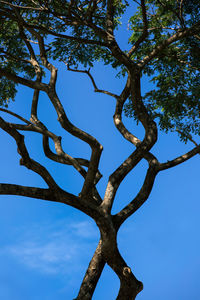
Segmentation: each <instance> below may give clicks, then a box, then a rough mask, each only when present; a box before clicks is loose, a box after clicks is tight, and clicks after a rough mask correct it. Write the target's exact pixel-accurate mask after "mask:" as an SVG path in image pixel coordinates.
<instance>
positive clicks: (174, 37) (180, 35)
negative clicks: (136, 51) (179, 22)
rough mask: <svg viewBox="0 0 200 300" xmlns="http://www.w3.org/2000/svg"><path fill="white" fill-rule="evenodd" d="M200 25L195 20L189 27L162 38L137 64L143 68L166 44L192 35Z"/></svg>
mask: <svg viewBox="0 0 200 300" xmlns="http://www.w3.org/2000/svg"><path fill="white" fill-rule="evenodd" d="M199 26H200V21H199V22H197V23H196V24H195V25H193V26H192V27H190V28H187V29H184V30H181V31H178V32H177V33H175V34H174V35H172V36H170V37H169V38H168V39H166V40H164V41H163V42H162V43H161V44H160V45H158V46H156V47H155V48H154V49H153V51H152V52H151V53H150V54H149V55H147V56H145V57H144V58H143V60H142V61H141V62H140V63H139V64H138V66H139V67H140V68H141V69H143V68H144V66H145V65H146V64H147V63H148V62H150V61H151V60H152V59H153V58H154V57H156V56H157V55H158V54H159V53H160V52H161V51H162V50H164V49H165V48H166V47H167V46H169V45H171V44H172V43H174V42H176V41H178V40H180V39H182V38H184V37H186V36H188V35H190V34H192V35H194V34H195V33H197V32H198V30H199Z"/></svg>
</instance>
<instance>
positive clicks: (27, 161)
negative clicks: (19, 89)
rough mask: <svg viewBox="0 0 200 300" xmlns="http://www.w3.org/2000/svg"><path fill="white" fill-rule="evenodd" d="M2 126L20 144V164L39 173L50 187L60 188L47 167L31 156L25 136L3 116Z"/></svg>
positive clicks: (0, 125) (0, 124) (0, 120)
mask: <svg viewBox="0 0 200 300" xmlns="http://www.w3.org/2000/svg"><path fill="white" fill-rule="evenodd" d="M0 127H1V128H2V129H3V130H4V131H6V132H7V133H8V134H9V135H10V136H12V137H13V138H14V139H15V141H16V144H17V146H18V152H19V154H20V155H21V157H22V158H21V160H20V164H21V165H24V166H26V167H27V168H28V169H30V170H32V171H34V172H35V173H37V174H39V175H40V176H41V177H42V178H43V179H44V181H45V182H46V183H47V185H48V186H49V187H50V188H52V189H55V188H58V186H57V184H56V182H55V181H54V179H53V177H52V176H51V175H50V173H49V172H48V171H47V169H46V168H45V167H44V166H42V165H41V164H39V163H38V162H36V161H35V160H33V159H31V158H30V156H29V153H28V151H27V148H26V145H25V143H24V136H23V135H21V134H20V133H19V132H18V131H17V130H16V129H15V128H13V127H12V126H11V125H9V124H8V123H7V122H5V121H4V120H3V119H2V118H1V117H0Z"/></svg>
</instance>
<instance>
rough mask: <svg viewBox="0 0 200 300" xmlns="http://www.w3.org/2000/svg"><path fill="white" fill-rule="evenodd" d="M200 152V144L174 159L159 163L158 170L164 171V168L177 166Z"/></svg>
mask: <svg viewBox="0 0 200 300" xmlns="http://www.w3.org/2000/svg"><path fill="white" fill-rule="evenodd" d="M199 153H200V145H198V146H196V147H195V148H193V149H192V150H190V151H189V152H187V153H185V154H183V155H181V156H179V157H177V158H175V159H173V160H169V161H167V162H166V163H161V164H159V165H158V166H157V169H158V171H163V170H166V169H169V168H172V167H175V166H177V165H180V164H182V163H183V162H185V161H187V160H188V159H190V158H192V157H193V156H195V155H196V154H199Z"/></svg>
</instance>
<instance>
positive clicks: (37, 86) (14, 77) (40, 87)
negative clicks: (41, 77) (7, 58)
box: [0, 67, 48, 91]
mask: <svg viewBox="0 0 200 300" xmlns="http://www.w3.org/2000/svg"><path fill="white" fill-rule="evenodd" d="M0 74H1V76H5V77H6V78H7V79H9V80H12V81H14V82H15V83H19V84H22V85H25V86H27V87H30V88H31V89H38V90H41V91H47V90H48V85H47V84H45V83H42V82H41V83H40V82H38V81H37V80H36V81H33V80H30V79H25V78H22V77H20V76H18V75H15V74H13V73H10V72H8V71H7V70H5V69H3V68H1V67H0Z"/></svg>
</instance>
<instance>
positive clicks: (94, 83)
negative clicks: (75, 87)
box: [64, 61, 118, 98]
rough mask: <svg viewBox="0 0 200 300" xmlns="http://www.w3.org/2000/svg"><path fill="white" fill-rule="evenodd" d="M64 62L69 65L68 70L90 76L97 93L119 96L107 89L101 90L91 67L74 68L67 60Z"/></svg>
mask: <svg viewBox="0 0 200 300" xmlns="http://www.w3.org/2000/svg"><path fill="white" fill-rule="evenodd" d="M64 63H65V65H66V66H67V70H68V71H72V72H77V73H84V74H87V75H88V76H89V78H90V80H91V82H92V85H93V87H94V91H95V92H96V93H102V94H105V95H108V96H111V97H114V98H118V96H117V95H116V94H114V93H111V92H109V91H106V90H100V89H99V88H98V87H97V85H96V82H95V80H94V77H93V76H92V75H91V73H90V69H88V70H78V69H72V68H71V67H70V66H69V63H67V62H65V61H64Z"/></svg>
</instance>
